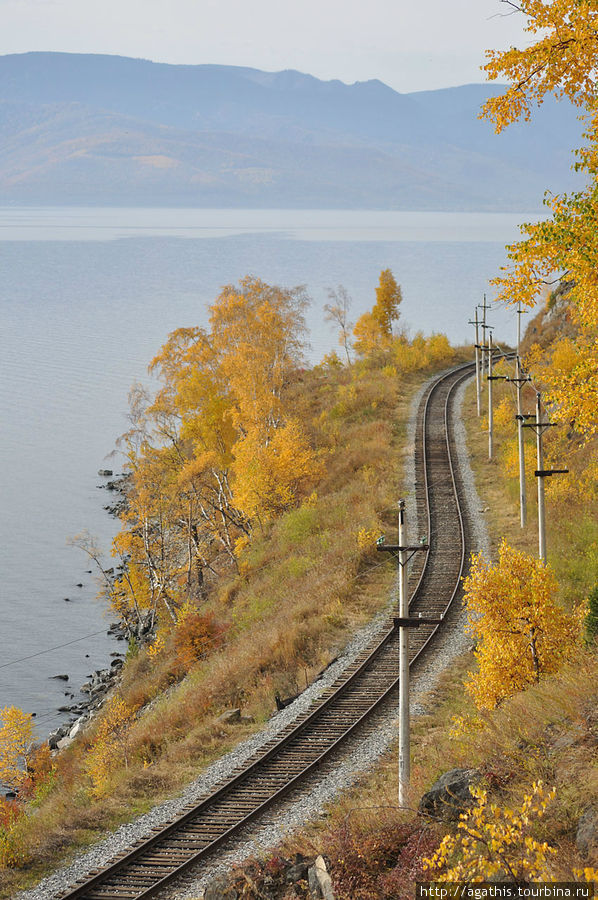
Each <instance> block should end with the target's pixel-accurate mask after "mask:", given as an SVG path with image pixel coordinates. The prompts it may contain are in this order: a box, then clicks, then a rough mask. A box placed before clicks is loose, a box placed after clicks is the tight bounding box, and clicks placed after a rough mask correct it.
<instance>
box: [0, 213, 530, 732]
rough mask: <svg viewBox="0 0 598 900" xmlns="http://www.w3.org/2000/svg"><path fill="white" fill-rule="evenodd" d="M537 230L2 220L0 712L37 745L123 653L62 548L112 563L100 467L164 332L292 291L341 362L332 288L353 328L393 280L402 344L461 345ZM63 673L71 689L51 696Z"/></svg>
mask: <svg viewBox="0 0 598 900" xmlns="http://www.w3.org/2000/svg"><path fill="white" fill-rule="evenodd" d="M534 218H536V215H534V214H531V215H527V216H526V215H525V214H521V215H507V214H488V213H486V214H475V213H438V214H435V213H415V212H411V213H398V212H396V213H395V212H375V211H365V212H363V211H355V212H351V211H349V212H347V211H324V210H317V211H309V210H205V209H202V210H193V209H182V210H179V209H176V210H174V209H79V208H76V209H75V208H64V209H63V208H61V209H55V208H52V209H48V208H43V209H41V208H40V209H33V208H27V209H14V208H11V209H1V208H0V271H1V281H0V285H1V286H0V293H1V308H2V319H1V321H2V331H1V336H0V341H1V347H2V353H1V360H0V374H1V387H0V408H1V412H0V415H1V422H2V440H1V443H0V486H1V487H0V490H1V504H2V506H1V508H2V517H1V520H0V548H1V572H0V591H1V594H0V611H1V619H0V623H1V624H0V707H2V706H4V705H12V704H14V705H17V706H20V707H22V708H23V709H25V710H26V711H28V712H36V713H37V721H38V723H39V731H40V733H42V734H43V733H47V732H48V731H49V730H51V729H52V727H54V726H55V725H56V724H57V723H58V722H59V721H61V720H63V719H64V714H61V713H58V712H57V708H58V706H61V705H64V704H65V702H69V700H68V699H67V698H65V696H64V695H65V692H68V693H75V697H77V696H78V687H79V685H80V684H81V683H82V682H83V681H85V680H86V678H87V675H88V674H89V673H90V672H92V670H93V669H94V668H100V667H104V666H106V665H107V664H108V662H109V654H110V652H111V651H116V650H122V649H123V644H122V643H115V642H114V641H112V640H111V639H110V638H109V637H108V636H107V634H106V628H107V625H108V622H109V618H107V616H106V613H105V611H104V610H103V608H102V606H101V604H100V603H99V602H98V601H96V600H95V593H96V590H97V587H96V584H95V581H94V576H93V575H91V574H89V573H88V571H87V570H88V569H90V566H89V565H88V563H87V560H86V559H85V557H84V556H83V554H82V553H81V551H78V550H75V549H73V548H72V547H69V546H68V545H67V539H68V538H69V536H72V535H75V534H77V533H78V532H80V531H82V530H83V529H88V530H89V531H90V532H91V533H92V534H94V535H96V536H97V537H98V538H99V540H100V541H101V542H102V543H103V545H104V547H106V548H108V547H109V543H110V539H111V537H112V535H113V533H114V530H115V523H114V521H113V520H111V519H110V517H109V516H108V515H107V514H106V513H105V512H104V510H103V505H104V504H105V503H107V502H109V499H110V498H109V495H107V494H106V492H105V491H103V490H99V489H98V484H100V483H101V481H102V479H100V478H98V476H97V471H98V469H104V468H111V469H114V470H115V471H120V463H119V460H118V458H116V459H113V458H111V457H110V456H109V454H110V453H111V451H112V450H113V448H114V444H115V440H116V438H117V437H118V435H119V434H121V433H122V432H123V431H125V429H126V427H127V418H126V413H127V392H128V389H129V387H130V386H131V384H132V383H133V382H135V381H147V380H148V379H147V372H146V370H147V365H148V363H149V361H150V360H151V358H152V357H153V356H154V354H155V353H156V352H157V351H158V349H159V348H160V346H161V344H162V343H163V341H164V339H165V338H166V336H167V334H168V333H169V332H170V331H172V330H173V329H174V328H177V327H179V326H184V325H199V324H203V323H205V321H206V312H205V307H206V303H208V302H209V301H210V300H212V299H213V298H214V297H215V296H216V295H217V293H218V291H219V289H220V287H221V286H222V285H223V284H227V283H231V282H236V281H237V280H238V279H239V278H241V277H242V276H243V275H247V274H253V275H257V276H259V277H260V278H262V279H263V280H264V281H266V282H271V283H276V284H281V285H283V286H287V287H290V286H294V285H297V284H304V285H305V286H306V288H307V291H308V293H309V294H310V296H311V297H312V301H313V302H312V306H311V308H310V310H309V313H308V316H307V318H308V325H309V328H310V335H311V338H310V340H311V349H310V351H309V356H310V358H311V359H312V360H316V361H317V360H318V359H321V357H322V356H323V354H324V353H325V352H327V351H328V350H330V349H331V348H332V347H334V346H335V345H336V336H335V334H334V332H333V331H332V330H331V328H330V326H329V325H328V324H326V323H325V321H324V316H323V305H324V303H326V302H327V290H328V288H330V287H335V286H337V285H338V284H343V285H344V286H345V288H346V289H347V291H348V292H349V294H350V295H351V296H352V297H353V320H354V319H355V318H357V317H358V316H359V315H360V314H361V313H362V312H364V311H365V310H366V309H369V308H371V306H372V305H373V302H374V300H375V295H374V289H375V286H376V284H377V281H378V276H379V273H380V270H381V269H383V268H391V269H392V270H393V272H394V274H395V276H396V278H397V280H398V281H399V282H400V284H401V285H402V288H403V296H404V301H403V304H402V307H401V319H402V321H403V323H405V324H407V325H408V326H409V328H410V329H411V331H412V332H413V331H416V330H420V329H421V330H423V331H425V332H431V331H444V332H445V333H446V334H447V335H448V336H449V337H450V338H451V340H453V341H456V342H470V341H471V340H472V339H473V329H472V328H471V326H469V325H468V319H469V318H470V317H471V316H472V314H473V311H474V307H475V304H476V303H480V302H481V300H482V296H483V293H484V292H485V291H489V296H490V295H491V289H490V287H489V285H488V280H489V279H490V278H491V277H493V276H494V275H495V274H496V273H497V271H498V269H499V267H500V266H501V265H502V264H504V262H505V260H506V256H505V250H504V245H505V243H507V242H509V241H512V240H516V239H517V235H518V229H517V224H518V223H519V222H521V221H526V220H530V219H532V220H533V219H534ZM514 318H515V316H514V314H513V313H511V312H509V311H504V310H500V309H496V310H494V311H493V312H492V315H491V316H490V319H491V321H492V323H493V324H495V325H496V330H495V335H496V338H497V340H498V341H499V342H500V341H511V342H512V341H513V340H514V337H515V321H514ZM79 584H82V585H83V586H82V587H79V586H78V585H79ZM65 598H69V599H68V602H66V599H65ZM59 645H66V646H59ZM51 648H58V649H51ZM62 673H64V674H68V675H69V682H68V683H65V682H62V681H55V680H52V676H53V675H56V674H62ZM70 702H73V701H70Z"/></svg>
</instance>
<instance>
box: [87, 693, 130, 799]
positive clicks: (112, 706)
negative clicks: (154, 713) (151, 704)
mask: <svg viewBox="0 0 598 900" xmlns="http://www.w3.org/2000/svg"><path fill="white" fill-rule="evenodd" d="M133 720H134V711H133V710H132V709H131V708H130V707H129V706H127V704H126V703H125V702H124V700H121V698H120V697H111V698H110V700H109V701H108V703H107V704H106V708H105V712H104V715H103V716H102V719H101V721H100V724H99V727H98V730H97V732H96V735H95V738H94V742H93V744H92V745H91V746H90V747H89V750H88V753H87V759H86V760H85V771H86V773H87V775H88V776H89V778H90V779H91V784H92V793H93V795H94V796H95V797H103V796H104V795H105V794H106V793H107V792H108V789H109V786H110V780H111V777H112V775H113V774H114V771H115V769H117V768H118V767H120V766H121V765H122V763H123V762H124V764H125V768H128V764H129V760H128V740H129V731H130V728H131V724H132V722H133Z"/></svg>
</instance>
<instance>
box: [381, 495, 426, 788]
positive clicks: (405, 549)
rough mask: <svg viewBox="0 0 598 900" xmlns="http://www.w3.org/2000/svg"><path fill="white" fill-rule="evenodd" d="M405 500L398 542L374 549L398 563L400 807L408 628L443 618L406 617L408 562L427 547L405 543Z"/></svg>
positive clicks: (406, 773) (406, 772) (405, 773)
mask: <svg viewBox="0 0 598 900" xmlns="http://www.w3.org/2000/svg"><path fill="white" fill-rule="evenodd" d="M406 530H407V529H406V521H405V501H404V500H399V543H398V544H386V543H385V540H384V538H379V539H378V541H377V542H376V544H377V549H378V550H382V551H386V552H390V553H392V554H393V555H394V556H395V557H396V560H397V562H398V564H399V615H398V617H397V618H395V620H394V624H395V628H398V630H399V806H407V804H408V793H409V781H410V778H411V746H410V717H409V677H410V672H409V628H410V627H417V626H418V625H423V624H438V623H440V622H441V621H442V619H424V618H421V617H418V618H416V619H415V618H414V619H410V618H409V600H408V595H407V564H408V562H409V560H410V559H411V557H412V556H413V555H414V553H417V552H418V551H420V550H429V545H428V544H427V543H426V542H425V539H423V540H422V541H421V542H420V543H419V544H416V545H414V546H409V545H408V544H407V534H406Z"/></svg>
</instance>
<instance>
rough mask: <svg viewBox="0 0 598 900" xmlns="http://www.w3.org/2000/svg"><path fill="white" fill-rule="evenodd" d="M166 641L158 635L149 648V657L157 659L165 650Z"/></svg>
mask: <svg viewBox="0 0 598 900" xmlns="http://www.w3.org/2000/svg"><path fill="white" fill-rule="evenodd" d="M164 646H165V641H164V637H163V635H161V634H158V635H156V637H155V638H154V640H153V641H152V643H151V644H150V645H149V647H148V648H147V655H148V656H149V658H150V659H155V658H156V657H157V656H159V655H160V653H162V651H163V650H164Z"/></svg>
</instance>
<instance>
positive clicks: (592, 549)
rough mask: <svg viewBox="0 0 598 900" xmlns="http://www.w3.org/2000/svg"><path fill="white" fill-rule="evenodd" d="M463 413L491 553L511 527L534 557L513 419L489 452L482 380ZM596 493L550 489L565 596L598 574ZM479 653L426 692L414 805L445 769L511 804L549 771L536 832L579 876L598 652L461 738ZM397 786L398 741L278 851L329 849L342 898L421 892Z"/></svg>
mask: <svg viewBox="0 0 598 900" xmlns="http://www.w3.org/2000/svg"><path fill="white" fill-rule="evenodd" d="M495 385H498V388H497V390H496V394H495V399H496V402H497V405H498V403H499V402H500V401H501V399H503V398H504V397H507V396H509V388H508V387H506V386H502V385H500V383H499V382H495ZM464 414H465V420H466V426H467V434H468V446H469V450H470V455H471V461H472V466H473V469H474V475H475V478H476V484H477V488H478V492H479V494H480V497H481V498H482V504H483V506H484V507H485V512H486V521H487V523H488V527H489V531H490V536H491V542H492V548H493V551H494V552H495V551H496V550H497V547H498V544H499V542H500V540H501V539H502V537H503V535H506V536H507V538H508V541H509V543H510V544H511V545H512V546H514V547H516V548H517V549H521V550H525V551H527V552H529V553H531V554H534V555H535V554H536V553H537V549H538V539H537V525H536V521H537V508H536V493H535V492H536V482H535V479H534V478H533V476H531V477H530V478H529V481H528V486H527V488H528V490H527V494H528V527H527V528H526V529H525V530H522V529H521V527H520V519H519V491H518V481H517V479H516V478H513V477H510V476H508V475H507V474H506V471H505V466H504V458H505V454H506V452H507V449H508V448H507V446H506V444H507V441H508V440H509V437H510V435H509V430H508V427H507V426H506V425H504V426H502V427H501V426H500V425H499V426H498V427H497V429H496V435H495V449H496V454H495V458H494V460H493V461H492V462H489V461H488V435H487V430H486V428H487V426H486V423H485V422H480V421H479V420H478V417H477V413H476V404H475V388H474V386H470V388H469V389H468V391H467V394H466V401H465V406H464ZM513 430H514V429H513ZM527 440H528V441H531V438H530V437H529V436H528V437H527ZM587 454H588V449H587V448H585V449H583V450H582V451H581V452H580V451H576V453H575V454H574V457H573V461H572V463H571V466H572V477H573V479H575V478H576V477H578V473H579V472H580V471H581V470H582V469H583V467H584V465H586V464H587V459H586V458H585V457H587ZM595 497H596V492H595V491H594V492H590V494H589V495H588V496H585V497H583V498H582V499H581V501H580V498H579V497H575V496H573V497H572V496H569V497H568V499H567V502H566V503H562V502H561V503H559V502H558V500H559V495H558V493H557V492H556V491H555V492H554V493H553V494H552V495H551V493H550V491H549V492H548V496H547V512H548V523H549V524H548V531H547V538H548V546H549V561H550V562H551V563H552V564H553V565H554V567H555V570H556V572H557V576H558V578H559V581H560V585H561V594H562V597H563V599H564V600H565V601H579V600H580V599H583V597H584V596H585V595H586V593H587V591H588V589H589V588H590V587H591V586H592V585H593V584H594V583H595V582H596V580H597V578H598V568H597V566H596V558H597V555H596V546H598V545H597V539H598V534H597V532H596V528H597V526H596V518H597V517H596V512H597V510H596V499H595ZM473 663H474V660H473V657H472V656H466V657H463V658H461V659H460V660H458V661H457V662H456V663H455V664H453V665H452V666H451V667H450V669H449V670H448V671H447V672H446V673H445V675H444V677H443V679H442V683H441V686H440V687H439V689H438V690H437V691H436V692H435V693H433V694H432V695H431V696H430V698H429V713H428V714H427V715H425V716H422V717H420V718H418V719H417V720H416V721H415V723H414V725H413V732H412V783H411V805H412V807H413V808H414V809H415V808H416V807H417V803H418V801H419V798H420V797H421V795H422V794H423V793H424V792H425V791H426V790H428V789H429V787H430V786H431V785H432V783H433V782H434V781H435V780H436V779H437V777H438V776H439V775H440V774H441V773H442V772H445V771H447V770H449V769H451V768H454V767H471V766H474V767H477V768H479V769H480V770H481V771H482V772H483V773H484V775H485V776H486V780H487V784H488V786H489V788H490V790H491V791H492V792H493V794H494V796H495V798H496V799H498V800H499V801H501V802H503V803H504V804H505V805H511V806H515V805H520V803H521V798H522V796H523V794H524V793H526V792H529V789H530V786H531V784H532V783H533V782H534V781H537V780H540V779H541V780H542V781H544V782H545V784H546V785H547V786H548V787H552V786H554V787H555V788H556V797H555V800H554V801H553V803H552V805H551V806H550V807H549V810H548V813H547V815H546V817H545V818H544V819H543V820H542V823H541V825H540V826H539V830H538V835H537V836H538V838H539V839H541V840H547V841H548V842H549V843H550V844H551V845H552V846H554V847H555V848H556V850H557V856H556V863H555V867H554V874H555V877H556V878H557V880H562V881H567V880H572V879H573V875H572V872H573V869H574V868H576V867H577V868H579V867H582V866H584V865H586V866H587V865H593V866H597V865H598V849H594V851H592V852H591V853H590V857H589V858H586V859H583V858H582V857H581V856H580V854H579V853H578V851H577V850H576V848H575V831H576V827H577V823H578V821H579V818H580V816H581V814H582V812H583V811H584V809H586V808H587V807H588V806H590V805H592V804H596V803H598V715H597V714H596V709H598V651H596V649H595V648H594V649H591V648H590V649H588V648H586V649H585V650H580V651H579V656H578V658H577V659H576V660H575V662H574V663H572V664H571V665H569V666H567V667H566V668H565V669H564V670H562V671H561V672H560V673H559V674H557V675H554V676H552V677H550V678H546V679H545V680H544V681H543V682H542V683H541V684H539V685H537V686H534V687H532V688H530V689H528V690H526V691H525V692H523V693H521V694H518V695H517V696H515V697H513V698H511V699H510V700H508V701H507V702H505V703H504V704H503V705H502V706H501V707H500V708H499V709H498V710H495V711H493V712H491V713H485V714H483V716H482V717H481V725H480V728H479V729H477V730H473V731H471V732H469V733H461V734H459V735H457V736H455V735H454V734H453V731H454V729H453V727H452V718H453V716H465V717H471V716H473V715H474V714H475V713H476V711H475V710H474V709H473V707H472V706H471V701H470V700H469V698H468V697H467V695H466V694H465V692H464V691H463V680H464V677H465V674H466V672H467V670H468V669H469V668H470V667H471V666H472V665H473ZM396 794H397V751H396V748H395V749H394V750H392V751H391V752H390V753H388V754H387V755H386V757H385V758H384V759H383V760H382V761H381V763H380V764H379V765H378V766H377V767H376V768H375V769H374V771H373V772H372V773H371V774H370V775H368V776H367V777H366V778H364V779H363V780H362V781H361V782H360V783H359V784H358V785H357V786H356V787H355V788H354V789H353V790H351V791H349V792H348V793H347V794H346V795H345V796H344V797H343V798H342V799H341V800H340V801H338V802H337V803H335V804H333V805H332V806H331V807H330V809H329V810H328V812H327V814H326V816H325V817H324V818H322V819H321V820H319V821H318V822H316V823H314V824H313V825H310V826H309V827H308V828H307V829H305V830H304V831H302V832H301V833H300V834H296V835H294V836H293V837H292V838H291V839H289V840H288V841H287V843H286V845H285V846H284V847H282V848H281V852H283V853H286V854H290V853H293V852H296V851H297V850H301V851H302V852H304V853H321V852H324V853H327V854H328V857H329V859H330V862H331V867H332V872H333V877H334V878H335V879H336V888H337V892H338V897H339V900H349V898H353V897H359V898H363V900H368V898H372V900H373V898H378V897H380V898H384V897H394V896H397V897H401V896H406V897H407V896H413V889H414V880H415V879H416V878H418V877H419V876H420V875H421V868H420V867H419V863H418V859H417V858H414V856H413V854H407V857H408V859H407V862H408V863H409V866H410V867H411V868H409V866H407V867H406V862H405V855H406V850H405V845H404V844H400V842H399V843H397V842H396V841H395V844H394V845H393V844H392V841H389V839H388V834H389V830H390V831H391V832H392V830H393V828H394V831H395V833H398V832H400V831H401V829H404V828H405V826H406V825H407V824H409V823H411V824H412V825H413V827H415V825H414V820H413V812H408V813H405V812H403V811H400V810H398V809H397V798H396ZM420 831H421V829H420ZM432 832H433V836H434V840H435V841H437V842H438V841H439V840H440V838H441V836H442V833H443V830H442V829H441V828H440V827H439V826H435V827H434V828H433V829H432ZM418 835H419V836H418V841H419V843H420V845H421V848H422V852H425V851H427V849H428V847H429V839H430V832H429V831H425V829H424V832H422V833H420V832H418ZM380 847H385V848H386V849H387V851H388V853H387V858H386V861H385V864H384V865H381V864H380V860H379V854H378V850H379V848H380ZM376 848H377V849H376ZM415 856H416V857H417V854H416V855H415ZM420 857H421V854H420ZM347 860H349V861H350V872H349V873H348V872H347ZM393 872H394V873H398V875H397V877H398V876H400V878H399V881H398V882H397V881H392V878H391V876H392V873H393ZM389 878H390V880H389ZM397 884H398V885H399V887H397ZM393 891H395V893H393Z"/></svg>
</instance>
